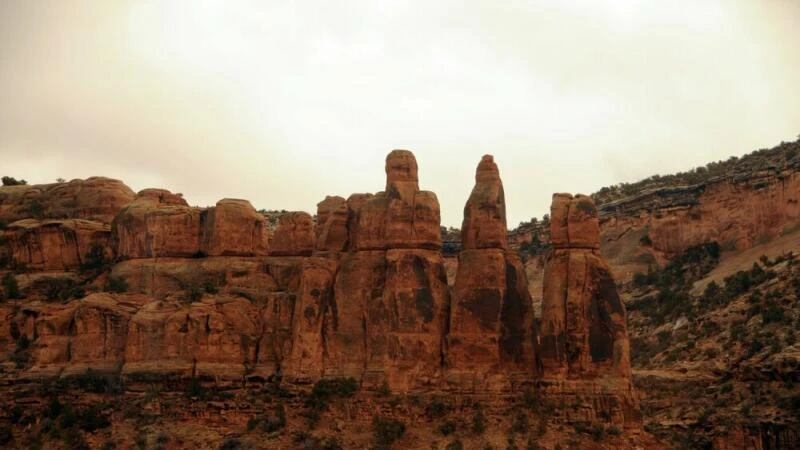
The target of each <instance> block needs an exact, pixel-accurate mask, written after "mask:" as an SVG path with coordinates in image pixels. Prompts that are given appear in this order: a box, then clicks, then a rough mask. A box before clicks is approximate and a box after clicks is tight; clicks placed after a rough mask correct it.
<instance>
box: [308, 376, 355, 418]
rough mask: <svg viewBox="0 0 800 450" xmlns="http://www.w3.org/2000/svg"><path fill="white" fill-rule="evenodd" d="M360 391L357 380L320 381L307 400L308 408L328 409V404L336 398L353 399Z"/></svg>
mask: <svg viewBox="0 0 800 450" xmlns="http://www.w3.org/2000/svg"><path fill="white" fill-rule="evenodd" d="M357 390H358V381H356V379H355V378H332V379H326V380H320V381H318V382H317V383H316V384H315V385H314V388H313V389H312V390H311V394H310V395H309V396H308V398H306V406H308V407H311V408H313V409H315V410H324V409H327V408H328V403H329V402H330V401H331V400H333V399H334V398H346V397H352V396H353V394H355V393H356V391H357Z"/></svg>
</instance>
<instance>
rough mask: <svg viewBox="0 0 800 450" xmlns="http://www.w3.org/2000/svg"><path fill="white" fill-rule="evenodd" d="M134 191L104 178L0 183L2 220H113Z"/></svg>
mask: <svg viewBox="0 0 800 450" xmlns="http://www.w3.org/2000/svg"><path fill="white" fill-rule="evenodd" d="M133 199H134V193H133V191H132V190H131V189H130V188H129V187H128V186H126V185H125V184H124V183H122V182H121V181H119V180H114V179H111V178H105V177H91V178H88V179H86V180H79V179H75V180H72V181H70V182H67V183H53V184H36V185H30V186H28V185H24V186H0V221H4V222H8V223H11V222H15V221H17V220H22V219H30V218H33V219H85V220H93V221H97V222H101V223H105V224H108V223H111V220H112V219H113V218H114V216H115V215H116V214H117V212H118V211H119V210H120V209H121V208H122V207H123V206H125V205H127V204H128V203H130V202H131V201H133Z"/></svg>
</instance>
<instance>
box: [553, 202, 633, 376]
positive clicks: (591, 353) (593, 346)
mask: <svg viewBox="0 0 800 450" xmlns="http://www.w3.org/2000/svg"><path fill="white" fill-rule="evenodd" d="M551 233H552V239H553V246H554V250H553V252H552V253H551V255H550V256H549V257H548V261H547V267H546V269H545V274H544V299H543V303H542V324H541V338H540V340H541V342H540V353H539V355H540V358H541V361H542V364H543V367H544V375H545V378H555V379H563V378H568V379H578V378H586V377H592V376H600V375H605V376H618V377H625V378H629V377H630V358H629V341H628V330H627V321H626V317H625V306H624V305H623V303H622V301H621V300H620V298H619V294H618V293H617V288H616V284H615V283H614V279H613V278H612V276H611V271H610V269H609V267H608V265H607V264H606V262H605V261H604V260H603V258H602V256H601V255H600V251H599V242H600V232H599V227H598V219H597V209H596V208H595V206H594V203H593V202H592V200H591V198H589V197H587V196H584V195H576V196H575V197H573V196H572V195H569V194H554V195H553V203H552V207H551Z"/></svg>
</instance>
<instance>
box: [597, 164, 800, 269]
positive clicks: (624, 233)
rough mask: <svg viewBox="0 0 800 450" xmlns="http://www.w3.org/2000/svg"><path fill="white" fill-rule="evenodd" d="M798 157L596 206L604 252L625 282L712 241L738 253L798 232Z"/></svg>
mask: <svg viewBox="0 0 800 450" xmlns="http://www.w3.org/2000/svg"><path fill="white" fill-rule="evenodd" d="M798 205H800V160H795V161H794V163H792V164H788V165H786V166H784V167H782V168H781V167H774V168H772V169H770V170H753V171H750V172H748V173H742V174H733V175H731V176H727V177H718V178H714V179H711V180H708V181H706V182H703V183H700V184H696V185H692V186H677V187H669V188H660V189H652V190H648V191H645V192H642V193H640V194H638V195H635V196H632V197H628V198H624V199H621V200H617V201H614V202H610V203H607V204H604V205H601V207H600V228H601V238H602V247H603V252H604V254H606V255H607V257H608V258H609V262H610V263H611V265H612V267H613V268H614V272H615V275H617V277H618V278H619V279H621V280H623V281H629V280H630V279H632V277H633V274H635V273H636V272H641V273H647V271H648V268H649V267H650V268H652V267H655V266H663V265H664V264H665V263H666V261H668V260H669V259H670V258H672V257H674V256H676V255H679V254H681V253H683V251H684V250H686V249H687V248H689V247H691V246H693V245H699V244H702V243H704V242H708V241H716V242H718V243H719V244H720V247H721V248H722V250H723V251H733V250H736V251H741V250H746V249H749V248H752V247H754V246H757V245H759V244H763V243H766V242H769V241H770V240H772V239H775V238H778V237H780V236H783V235H786V234H789V233H793V232H795V231H797V230H798V227H797V223H798V221H800V206H798Z"/></svg>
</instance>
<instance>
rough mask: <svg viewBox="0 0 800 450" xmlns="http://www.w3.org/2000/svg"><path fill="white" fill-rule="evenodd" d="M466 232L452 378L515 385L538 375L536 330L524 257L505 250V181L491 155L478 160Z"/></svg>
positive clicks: (480, 385)
mask: <svg viewBox="0 0 800 450" xmlns="http://www.w3.org/2000/svg"><path fill="white" fill-rule="evenodd" d="M461 233H462V242H463V250H462V251H461V253H460V254H459V256H458V271H457V273H456V278H455V284H454V286H453V298H452V302H451V307H450V327H449V334H448V336H447V364H448V368H449V370H448V382H450V383H453V384H455V385H457V386H459V387H461V388H463V389H468V390H484V389H489V390H509V389H510V388H511V385H512V384H514V383H519V382H521V381H523V380H530V379H532V378H533V376H534V372H535V368H536V364H535V359H534V354H535V352H534V336H535V330H534V329H533V310H532V302H531V298H530V294H529V293H528V290H527V284H528V283H527V279H526V276H525V270H524V268H523V266H522V261H521V260H520V258H519V256H518V255H516V254H515V253H513V252H510V251H508V250H507V240H506V214H505V198H504V195H503V183H502V181H501V180H500V174H499V171H498V169H497V165H496V164H495V163H494V159H493V157H492V156H491V155H486V156H484V157H483V158H482V159H481V162H480V164H478V169H477V171H476V175H475V187H474V188H473V189H472V194H471V195H470V197H469V200H468V201H467V204H466V206H465V207H464V223H463V225H462V229H461Z"/></svg>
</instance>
